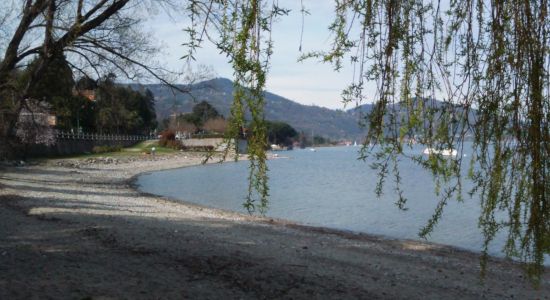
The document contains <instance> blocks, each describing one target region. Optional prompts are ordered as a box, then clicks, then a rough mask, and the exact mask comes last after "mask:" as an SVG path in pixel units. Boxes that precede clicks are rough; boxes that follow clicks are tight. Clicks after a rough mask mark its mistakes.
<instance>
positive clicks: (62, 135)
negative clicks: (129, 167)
mask: <svg viewBox="0 0 550 300" xmlns="http://www.w3.org/2000/svg"><path fill="white" fill-rule="evenodd" d="M55 134H56V138H57V139H60V140H89V141H145V140H150V139H155V138H156V136H155V135H154V134H149V135H129V134H106V133H87V132H71V131H62V130H56V133H55Z"/></svg>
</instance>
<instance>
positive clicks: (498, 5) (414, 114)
mask: <svg viewBox="0 0 550 300" xmlns="http://www.w3.org/2000/svg"><path fill="white" fill-rule="evenodd" d="M548 10H549V4H548V1H544V0H538V1H537V0H533V1H525V0H515V1H502V0H493V1H484V0H465V1H458V0H453V1H450V3H445V4H442V3H441V1H423V0H408V1H396V0H378V1H376V0H355V1H354V0H338V1H336V10H335V12H336V18H335V21H334V23H333V24H332V25H331V26H330V30H331V31H332V33H333V35H334V43H333V47H332V49H331V50H329V51H327V52H317V53H311V54H309V55H306V57H317V58H321V60H323V61H327V62H331V63H333V64H334V66H335V68H337V69H338V68H340V67H341V65H342V61H343V60H344V59H346V58H347V57H348V56H349V57H350V58H351V61H352V62H353V63H354V64H356V70H357V69H358V70H360V72H359V74H358V75H357V76H356V78H355V80H354V82H353V84H351V85H350V87H349V88H347V89H346V90H345V91H344V92H343V98H344V99H345V100H346V101H351V102H357V103H360V102H361V101H363V99H369V100H371V101H373V102H374V103H375V106H374V108H373V110H372V111H371V112H370V114H369V115H368V117H367V120H368V122H367V123H368V125H369V126H368V134H367V139H366V141H365V143H364V146H363V149H362V152H361V155H362V158H366V157H369V156H370V157H374V159H375V160H376V162H375V163H374V164H373V167H374V168H375V169H377V170H378V171H379V173H380V174H381V175H382V176H380V180H381V181H380V185H381V184H382V183H383V180H384V178H385V177H386V175H388V173H394V175H395V178H396V180H395V181H396V182H397V183H398V184H399V181H400V177H399V174H398V168H397V167H396V166H392V164H396V163H397V161H398V160H397V159H396V157H397V156H404V154H403V149H404V147H407V146H408V145H409V143H410V142H411V141H412V142H419V143H420V144H423V145H425V146H426V147H428V148H431V151H432V155H429V156H422V155H418V156H412V157H410V158H411V159H412V160H413V161H415V162H417V163H418V164H420V165H421V166H423V167H425V168H426V169H427V170H429V171H430V172H431V173H432V175H433V176H434V178H435V180H436V183H437V187H436V192H437V193H438V195H439V196H440V202H439V204H438V205H437V207H436V209H435V211H434V214H433V217H432V218H431V219H430V220H429V221H428V223H427V225H426V227H425V228H423V229H422V230H421V232H420V235H421V236H427V235H429V234H430V232H432V230H433V228H434V226H435V225H436V224H437V221H438V220H439V218H440V217H441V215H442V212H443V210H444V207H445V205H446V204H447V203H448V201H449V200H451V199H453V198H455V199H457V200H459V201H461V200H462V177H461V170H462V169H464V167H463V164H464V162H463V160H465V158H463V155H462V153H463V152H465V151H467V152H470V151H472V153H473V154H474V155H472V156H470V157H469V158H468V159H469V160H470V162H469V166H470V167H469V175H468V177H469V179H471V180H472V181H473V183H474V188H473V189H472V190H471V191H468V192H469V193H470V194H471V195H474V194H475V195H476V198H477V197H479V199H480V205H481V215H480V217H479V227H480V228H481V230H482V232H483V234H484V236H485V250H484V254H485V255H484V258H483V259H482V266H484V265H485V262H486V255H487V249H488V245H489V244H490V242H491V241H492V240H493V238H494V237H495V235H496V233H497V232H499V231H503V230H506V231H507V233H508V240H507V243H506V246H505V249H504V251H505V253H506V255H508V256H510V257H516V258H519V259H521V260H522V261H523V262H526V263H528V271H529V274H530V275H532V278H533V279H535V281H537V280H538V279H539V278H540V275H541V273H542V272H543V270H544V267H543V262H544V255H545V254H548V253H550V203H549V202H550V190H549V187H550V180H549V178H548V176H549V170H550V151H549V148H550V132H549V126H548V125H549V121H550V120H549V119H550V99H549V92H550V80H549V69H550V45H549V39H548V32H549V27H550V25H549V23H550V22H548ZM369 81H370V82H375V83H376V92H375V93H374V96H373V97H372V98H367V97H368V96H370V95H371V94H372V93H369V92H370V91H366V90H365V83H366V82H369ZM436 99H438V100H441V101H442V102H439V101H436ZM465 141H473V143H472V144H473V145H472V149H465V147H466V146H467V147H470V146H469V144H465ZM372 144H379V145H380V147H371V146H370V145H372ZM380 149H381V150H380ZM451 149H454V150H458V155H457V156H456V157H452V158H447V157H443V156H442V155H441V154H438V153H441V151H442V150H451ZM392 170H393V171H394V172H392ZM377 190H378V191H381V188H380V187H379V188H378V189H377ZM398 191H400V190H398ZM399 194H400V195H401V192H399ZM400 198H401V197H400ZM405 204H406V199H404V198H401V199H400V200H399V201H398V205H399V206H400V207H404V206H405ZM483 269H484V268H483Z"/></svg>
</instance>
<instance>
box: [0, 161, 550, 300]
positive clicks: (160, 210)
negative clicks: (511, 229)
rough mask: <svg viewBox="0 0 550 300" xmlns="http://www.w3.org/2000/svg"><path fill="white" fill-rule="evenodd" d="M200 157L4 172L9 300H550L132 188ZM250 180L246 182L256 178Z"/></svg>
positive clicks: (432, 250) (507, 274)
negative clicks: (148, 175) (143, 177)
mask: <svg viewBox="0 0 550 300" xmlns="http://www.w3.org/2000/svg"><path fill="white" fill-rule="evenodd" d="M201 160H202V156H201V155H200V154H179V155H167V156H158V157H154V158H152V157H147V158H142V159H114V160H112V159H111V160H110V159H93V160H88V161H77V160H50V161H47V162H42V163H39V164H35V165H26V166H3V167H0V187H1V189H0V299H264V298H268V299H272V298H277V299H279V298H292V299H311V298H314V299H318V298H321V299H322V298H331V299H481V298H485V299H506V298H510V299H512V298H514V299H548V298H550V275H549V274H548V272H547V273H546V274H545V275H544V277H543V279H542V282H541V286H540V288H539V289H538V290H537V289H534V288H533V286H532V285H531V283H530V282H529V281H528V280H527V278H526V276H525V274H524V272H523V270H522V268H521V266H520V265H519V264H516V263H513V262H511V261H509V260H504V259H496V258H495V259H491V260H490V262H489V267H488V270H487V275H486V277H485V280H484V281H483V282H482V281H481V280H480V266H479V254H478V253H472V252H468V251H464V250H459V249H456V248H452V247H447V246H442V245H436V244H431V243H422V242H416V241H404V240H391V239H385V238H382V237H377V236H370V235H367V234H353V233H348V232H341V231H336V230H331V229H326V228H313V227H308V226H303V225H300V224H295V223H292V222H285V221H281V220H271V219H268V218H261V217H251V216H248V215H243V214H237V213H232V212H225V211H221V210H216V209H210V208H204V207H200V206H197V205H192V204H186V203H178V202H175V201H172V200H170V199H163V198H161V197H157V196H153V195H146V194H143V193H140V192H138V191H137V190H136V189H135V188H134V187H133V186H132V184H131V183H132V178H134V177H135V176H137V175H138V174H141V173H144V172H150V171H154V170H162V169H167V168H178V167H185V166H191V165H196V164H199V163H200V161H201ZM243 180H246V179H245V178H243Z"/></svg>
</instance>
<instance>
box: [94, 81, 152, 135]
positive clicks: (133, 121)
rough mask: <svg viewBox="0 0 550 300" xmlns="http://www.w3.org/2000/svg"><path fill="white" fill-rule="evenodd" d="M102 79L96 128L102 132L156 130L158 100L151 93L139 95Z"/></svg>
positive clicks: (99, 85) (97, 96)
mask: <svg viewBox="0 0 550 300" xmlns="http://www.w3.org/2000/svg"><path fill="white" fill-rule="evenodd" d="M113 80H114V78H110V77H107V78H105V79H103V80H101V81H100V82H99V84H98V89H97V90H96V99H97V100H96V104H95V116H96V118H95V123H96V124H95V127H96V130H97V131H100V132H113V133H122V134H148V133H149V132H150V131H151V130H153V129H154V128H156V126H157V122H156V115H155V98H154V96H153V93H152V92H151V91H149V90H145V91H143V92H138V91H135V90H132V89H131V88H129V87H126V86H121V85H117V84H115V83H114V81H113Z"/></svg>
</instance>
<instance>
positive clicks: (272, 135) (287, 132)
mask: <svg viewBox="0 0 550 300" xmlns="http://www.w3.org/2000/svg"><path fill="white" fill-rule="evenodd" d="M265 123H266V127H267V138H268V141H269V143H270V144H277V145H285V146H291V145H292V143H293V138H295V137H297V136H298V132H297V131H296V130H295V129H294V128H293V127H292V126H290V125H289V124H287V123H285V122H279V121H266V122H265Z"/></svg>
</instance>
